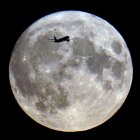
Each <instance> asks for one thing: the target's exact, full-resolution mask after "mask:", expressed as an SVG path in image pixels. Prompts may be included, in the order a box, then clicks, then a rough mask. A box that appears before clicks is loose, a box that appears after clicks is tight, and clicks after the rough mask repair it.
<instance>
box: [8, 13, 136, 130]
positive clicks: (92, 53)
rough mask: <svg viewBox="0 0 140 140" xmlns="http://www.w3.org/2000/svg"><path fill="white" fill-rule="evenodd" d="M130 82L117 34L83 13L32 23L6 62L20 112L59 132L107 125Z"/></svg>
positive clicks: (125, 49)
mask: <svg viewBox="0 0 140 140" xmlns="http://www.w3.org/2000/svg"><path fill="white" fill-rule="evenodd" d="M65 37H69V40H65V39H64V38H65ZM53 39H54V40H53ZM62 39H63V40H62ZM58 40H61V41H59V42H57V41H58ZM132 77H133V66H132V60H131V56H130V52H129V50H128V47H127V45H126V43H125V41H124V39H123V38H122V36H121V35H120V33H119V32H118V31H117V30H116V29H115V28H114V27H113V26H112V25H110V24H109V23H108V22H107V21H106V20H103V19H102V18H100V17H97V16H95V15H93V14H90V13H86V12H82V11H61V12H56V13H53V14H50V15H47V16H45V17H43V18H41V19H39V20H38V21H36V22H35V23H33V24H32V25H31V26H29V27H28V28H27V29H26V30H25V31H24V32H23V34H22V35H21V36H20V38H19V39H18V41H17V42H16V44H15V47H14V49H13V52H12V55H11V59H10V63H9V79H10V84H11V88H12V91H13V94H14V97H15V98H16V101H17V102H18V104H19V105H20V107H21V108H22V109H23V110H24V112H25V113H26V114H27V115H28V116H30V117H31V118H32V119H33V120H35V121H36V122H38V123H39V124H41V125H43V126H45V127H48V128H50V129H54V130H58V131H67V132H76V131H84V130H88V129H91V128H94V127H96V126H98V125H100V124H102V123H104V122H105V121H107V120H108V119H109V118H111V117H112V116H113V115H114V114H115V113H116V112H117V111H118V109H119V108H120V107H121V106H122V104H123V103H124V101H125V99H126V97H127V95H128V93H129V90H130V87H131V83H132Z"/></svg>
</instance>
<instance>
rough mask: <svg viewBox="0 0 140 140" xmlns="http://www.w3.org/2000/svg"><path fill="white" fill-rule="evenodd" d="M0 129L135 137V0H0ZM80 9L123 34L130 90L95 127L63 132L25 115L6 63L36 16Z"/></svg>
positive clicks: (92, 139) (93, 139)
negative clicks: (130, 73) (128, 58)
mask: <svg viewBox="0 0 140 140" xmlns="http://www.w3.org/2000/svg"><path fill="white" fill-rule="evenodd" d="M0 6H1V7H2V8H1V10H2V12H1V14H2V16H1V18H2V20H1V23H2V24H3V25H2V26H1V31H2V32H1V35H2V38H1V49H2V50H1V57H2V58H1V59H0V60H1V70H2V72H1V77H2V78H1V79H0V81H1V88H2V90H1V96H0V97H1V103H2V105H1V109H2V110H1V117H2V119H1V123H0V127H1V131H0V135H1V134H2V135H3V136H4V139H6V138H7V137H9V138H11V139H12V138H13V139H20V138H24V137H25V138H26V139H28V137H29V136H30V137H31V138H32V139H33V138H39V139H43V138H44V139H46V140H50V139H51V140H56V139H61V140H72V139H73V140H102V139H108V140H114V139H123V138H124V139H126V138H127V137H128V138H131V139H136V138H137V136H138V132H137V131H138V127H139V125H140V121H139V120H138V116H139V115H138V114H139V112H140V111H139V110H140V109H139V108H138V107H139V104H138V99H139V98H138V94H139V93H138V92H139V90H138V82H139V81H138V75H139V74H138V67H139V62H138V60H139V58H138V53H139V47H140V46H139V43H138V36H139V35H138V36H137V34H138V29H139V28H138V20H137V19H138V18H139V17H140V14H138V10H139V9H138V8H137V3H135V1H129V0H128V1H125V0H124V1H123V0H122V1H119V0H114V1H113V0H112V1H108V0H102V1H101V0H19V1H16V0H12V1H10V0H7V1H6V0H5V1H4V2H1V4H0ZM64 10H80V11H85V12H89V13H92V14H95V15H97V16H99V17H101V18H103V19H105V20H107V21H108V22H109V23H110V24H112V25H113V26H114V27H115V28H116V29H117V30H118V31H119V32H120V33H121V35H122V36H123V38H124V40H125V41H126V43H127V45H128V48H129V50H130V53H131V56H132V61H133V67H134V77H133V83H132V87H131V90H130V93H129V95H128V97H127V99H126V101H125V103H124V104H123V106H122V107H121V109H120V110H119V111H118V112H117V113H116V114H115V115H114V116H113V117H112V118H111V119H109V120H108V121H107V122H105V123H104V124H102V125H100V126H98V127H97V128H94V129H91V130H88V131H84V132H77V133H66V132H59V131H55V130H50V129H48V128H45V127H43V126H41V125H39V124H38V123H36V122H35V121H33V120H32V119H31V118H30V117H28V116H27V115H26V114H25V113H24V112H23V111H22V110H21V108H20V107H19V105H18V104H17V102H16V100H15V98H14V96H13V94H12V91H11V88H10V84H9V75H8V66H9V60H10V55H11V52H12V49H13V47H14V44H15V42H16V41H17V39H18V37H19V36H20V35H21V34H22V32H23V31H24V30H25V29H26V28H27V27H28V26H29V25H31V24H32V23H33V22H35V21H36V20H37V19H39V18H41V17H42V16H45V15H48V14H50V13H53V12H57V11H64Z"/></svg>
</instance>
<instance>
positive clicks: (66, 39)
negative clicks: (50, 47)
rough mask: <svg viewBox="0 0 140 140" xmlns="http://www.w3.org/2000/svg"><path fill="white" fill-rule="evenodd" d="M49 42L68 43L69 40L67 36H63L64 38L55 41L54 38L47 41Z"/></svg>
mask: <svg viewBox="0 0 140 140" xmlns="http://www.w3.org/2000/svg"><path fill="white" fill-rule="evenodd" d="M49 40H52V41H53V42H56V43H59V42H63V41H67V42H68V41H70V38H69V36H65V37H62V38H59V39H57V38H56V37H55V36H54V39H49Z"/></svg>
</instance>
